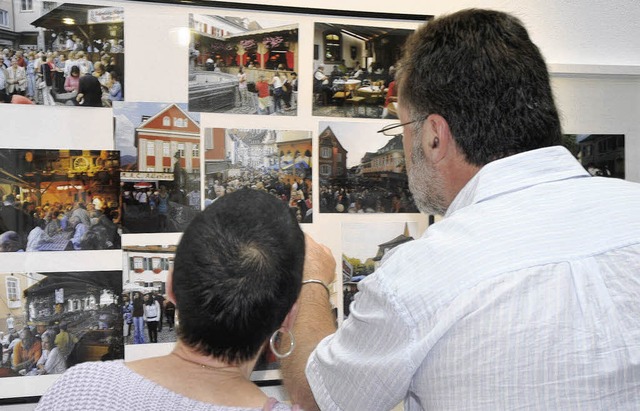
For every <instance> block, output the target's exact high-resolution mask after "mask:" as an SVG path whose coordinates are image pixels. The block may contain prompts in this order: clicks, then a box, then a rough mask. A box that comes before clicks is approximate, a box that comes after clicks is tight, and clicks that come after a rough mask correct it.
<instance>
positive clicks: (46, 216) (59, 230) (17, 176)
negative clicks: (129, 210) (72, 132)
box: [0, 149, 120, 252]
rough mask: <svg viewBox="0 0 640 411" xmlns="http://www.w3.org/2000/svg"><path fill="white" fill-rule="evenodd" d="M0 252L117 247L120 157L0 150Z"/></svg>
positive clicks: (101, 153) (109, 153)
mask: <svg viewBox="0 0 640 411" xmlns="http://www.w3.org/2000/svg"><path fill="white" fill-rule="evenodd" d="M0 195H1V196H2V205H0V252H20V251H74V250H106V249H114V248H120V234H119V233H118V229H119V227H120V153H119V152H117V151H108V150H101V151H99V150H27V149H0Z"/></svg>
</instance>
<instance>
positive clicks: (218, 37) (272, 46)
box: [189, 14, 298, 116]
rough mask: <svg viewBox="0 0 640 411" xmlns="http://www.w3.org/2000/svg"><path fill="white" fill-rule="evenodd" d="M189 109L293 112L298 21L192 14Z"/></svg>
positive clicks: (220, 111) (295, 97)
mask: <svg viewBox="0 0 640 411" xmlns="http://www.w3.org/2000/svg"><path fill="white" fill-rule="evenodd" d="M189 26H190V28H191V43H190V48H189V110H190V111H201V112H215V113H234V114H263V115H288V116H292V115H295V114H296V112H297V106H298V98H297V97H298V75H297V70H298V25H297V24H295V23H292V22H286V21H275V20H260V19H256V18H255V17H254V18H247V17H232V16H217V15H200V14H191V15H190V24H189Z"/></svg>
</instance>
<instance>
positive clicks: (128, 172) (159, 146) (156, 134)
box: [113, 102, 202, 233]
mask: <svg viewBox="0 0 640 411" xmlns="http://www.w3.org/2000/svg"><path fill="white" fill-rule="evenodd" d="M113 114H114V117H115V128H114V133H115V146H116V148H117V149H118V150H120V153H121V163H122V173H121V175H120V180H121V184H122V190H121V191H122V227H123V232H124V233H160V232H178V231H183V230H184V228H185V227H186V226H187V225H188V224H189V222H190V221H191V219H192V218H193V217H194V216H195V213H196V212H197V211H199V210H200V208H201V202H202V199H201V193H200V168H201V158H200V157H201V155H200V124H199V120H200V115H199V113H191V112H187V111H186V107H185V105H184V104H164V103H144V102H140V103H129V102H127V103H125V102H119V103H117V104H114V107H113Z"/></svg>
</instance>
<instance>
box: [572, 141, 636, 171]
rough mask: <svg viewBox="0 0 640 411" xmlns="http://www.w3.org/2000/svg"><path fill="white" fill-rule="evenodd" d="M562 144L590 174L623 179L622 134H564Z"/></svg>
mask: <svg viewBox="0 0 640 411" xmlns="http://www.w3.org/2000/svg"><path fill="white" fill-rule="evenodd" d="M563 137H564V140H563V145H564V146H565V147H566V148H567V149H568V150H569V151H571V153H572V154H573V155H574V156H576V158H577V159H578V160H579V161H580V164H582V166H583V167H584V168H585V169H586V170H587V171H588V172H589V174H591V175H592V176H599V177H615V178H621V179H624V176H625V171H624V167H625V161H624V159H625V155H624V134H565V135H564V136H563Z"/></svg>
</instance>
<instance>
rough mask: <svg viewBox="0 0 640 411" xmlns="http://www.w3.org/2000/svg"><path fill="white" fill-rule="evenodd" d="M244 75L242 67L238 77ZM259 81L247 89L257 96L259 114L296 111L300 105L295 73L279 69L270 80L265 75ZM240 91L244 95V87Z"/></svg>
mask: <svg viewBox="0 0 640 411" xmlns="http://www.w3.org/2000/svg"><path fill="white" fill-rule="evenodd" d="M243 73H244V70H243V69H242V67H241V68H240V72H239V73H238V76H239V77H240V76H243V75H244V74H243ZM245 78H246V76H245ZM258 79H259V80H258V82H256V83H255V84H253V83H252V84H251V87H250V89H249V88H248V87H247V89H249V90H248V91H250V92H252V93H254V94H255V95H256V96H257V99H258V114H264V115H269V114H274V113H280V114H281V113H283V112H285V111H291V110H295V108H296V107H297V105H298V74H297V73H296V72H295V71H294V72H291V73H289V72H288V71H281V70H280V69H278V70H276V71H275V72H274V73H273V76H272V77H271V78H270V79H268V78H266V77H265V76H264V75H260V76H259V77H258ZM240 84H242V82H240ZM240 90H241V94H242V87H241V88H240ZM243 101H244V100H243Z"/></svg>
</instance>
